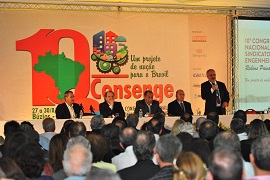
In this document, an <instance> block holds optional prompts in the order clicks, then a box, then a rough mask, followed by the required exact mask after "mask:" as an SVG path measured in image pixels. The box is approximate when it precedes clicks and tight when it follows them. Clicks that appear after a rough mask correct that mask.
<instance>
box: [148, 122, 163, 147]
mask: <svg viewBox="0 0 270 180" xmlns="http://www.w3.org/2000/svg"><path fill="white" fill-rule="evenodd" d="M146 129H147V131H151V132H152V133H154V136H155V139H156V142H157V141H158V139H159V136H160V134H161V133H162V124H161V122H160V121H159V120H158V119H154V118H152V119H150V120H149V121H148V123H147V127H146Z"/></svg>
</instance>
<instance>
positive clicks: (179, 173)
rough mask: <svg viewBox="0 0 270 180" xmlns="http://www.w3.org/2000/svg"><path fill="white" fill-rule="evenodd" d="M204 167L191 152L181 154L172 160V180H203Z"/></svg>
mask: <svg viewBox="0 0 270 180" xmlns="http://www.w3.org/2000/svg"><path fill="white" fill-rule="evenodd" d="M205 169H206V168H205V165H204V164H203V162H202V160H201V159H200V157H199V156H197V155H196V154H195V153H193V152H182V153H180V154H179V155H178V156H177V157H176V158H175V159H174V160H173V172H174V176H173V180H205V176H206V170H205Z"/></svg>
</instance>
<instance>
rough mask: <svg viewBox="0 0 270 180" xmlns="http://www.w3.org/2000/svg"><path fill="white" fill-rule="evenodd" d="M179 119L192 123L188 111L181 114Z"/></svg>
mask: <svg viewBox="0 0 270 180" xmlns="http://www.w3.org/2000/svg"><path fill="white" fill-rule="evenodd" d="M181 119H183V120H184V121H185V122H189V123H190V124H192V120H193V117H192V116H191V115H190V114H189V113H185V114H183V115H181Z"/></svg>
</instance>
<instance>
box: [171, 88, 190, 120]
mask: <svg viewBox="0 0 270 180" xmlns="http://www.w3.org/2000/svg"><path fill="white" fill-rule="evenodd" d="M175 94H176V99H175V100H174V101H172V102H170V103H169V104H168V115H169V116H182V115H184V114H185V113H188V114H189V115H193V112H192V108H191V104H190V103H189V102H187V101H184V99H185V92H184V91H183V90H182V89H178V90H177V91H176V93H175Z"/></svg>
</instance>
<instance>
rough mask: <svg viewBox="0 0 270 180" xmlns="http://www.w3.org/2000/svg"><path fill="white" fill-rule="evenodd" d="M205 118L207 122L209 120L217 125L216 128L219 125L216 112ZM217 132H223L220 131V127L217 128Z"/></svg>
mask: <svg viewBox="0 0 270 180" xmlns="http://www.w3.org/2000/svg"><path fill="white" fill-rule="evenodd" d="M206 118H207V119H208V120H211V121H213V122H215V123H216V124H217V126H218V125H219V115H218V113H217V112H210V113H208V114H207V116H206ZM218 129H219V132H222V131H224V129H222V128H221V127H219V126H218Z"/></svg>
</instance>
